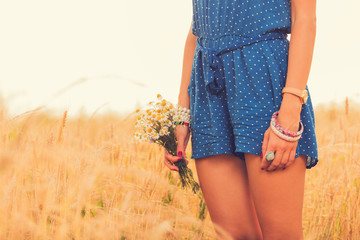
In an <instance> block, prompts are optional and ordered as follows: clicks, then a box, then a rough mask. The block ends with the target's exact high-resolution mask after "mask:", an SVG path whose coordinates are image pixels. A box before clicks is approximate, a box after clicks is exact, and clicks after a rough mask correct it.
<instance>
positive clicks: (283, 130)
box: [271, 111, 304, 137]
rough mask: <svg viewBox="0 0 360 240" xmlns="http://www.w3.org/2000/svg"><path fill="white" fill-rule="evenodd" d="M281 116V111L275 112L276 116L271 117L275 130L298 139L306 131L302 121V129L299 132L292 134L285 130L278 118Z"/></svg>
mask: <svg viewBox="0 0 360 240" xmlns="http://www.w3.org/2000/svg"><path fill="white" fill-rule="evenodd" d="M278 115H279V111H276V112H274V114H273V115H272V117H271V124H272V125H273V126H275V128H276V129H277V130H278V131H280V132H281V133H283V134H285V135H288V136H291V137H297V136H300V135H301V134H302V133H303V131H304V126H303V124H302V122H301V121H300V129H299V130H298V131H297V132H292V131H289V130H286V129H284V128H283V127H282V126H281V125H280V124H279V122H278V120H277V117H278Z"/></svg>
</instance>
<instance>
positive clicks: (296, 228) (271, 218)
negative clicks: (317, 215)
mask: <svg viewBox="0 0 360 240" xmlns="http://www.w3.org/2000/svg"><path fill="white" fill-rule="evenodd" d="M245 161H246V167H247V172H248V177H249V185H250V191H251V193H252V195H253V201H254V204H255V209H256V212H257V217H258V219H259V223H260V226H261V229H262V234H263V236H264V239H302V237H303V235H302V207H303V198H304V183H305V171H306V156H304V155H302V154H300V155H299V157H298V158H296V159H295V162H294V164H293V165H290V166H289V167H287V168H286V169H285V170H277V171H272V172H267V171H266V170H261V168H260V163H261V161H260V156H257V155H254V154H251V153H245Z"/></svg>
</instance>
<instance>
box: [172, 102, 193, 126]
mask: <svg viewBox="0 0 360 240" xmlns="http://www.w3.org/2000/svg"><path fill="white" fill-rule="evenodd" d="M174 121H180V122H188V123H190V109H188V108H186V107H183V106H180V105H178V104H177V105H176V108H175V112H174Z"/></svg>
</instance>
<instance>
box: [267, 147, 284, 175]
mask: <svg viewBox="0 0 360 240" xmlns="http://www.w3.org/2000/svg"><path fill="white" fill-rule="evenodd" d="M283 154H284V152H281V151H276V152H275V158H274V160H273V161H271V164H270V166H269V167H268V168H267V171H275V170H277V169H278V166H279V164H280V162H281V159H282V156H283Z"/></svg>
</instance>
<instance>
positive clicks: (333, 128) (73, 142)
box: [0, 100, 360, 240]
mask: <svg viewBox="0 0 360 240" xmlns="http://www.w3.org/2000/svg"><path fill="white" fill-rule="evenodd" d="M1 104H3V102H1V101H0V134H1V135H0V149H1V150H0V186H1V191H0V199H1V201H0V212H1V215H0V239H119V240H120V239H215V236H216V235H215V232H214V229H213V226H212V223H211V221H210V216H209V214H208V212H207V211H206V212H205V215H206V218H205V220H204V221H201V220H200V219H198V212H199V208H200V206H199V198H198V197H197V196H196V195H193V194H192V192H191V190H183V189H181V187H180V183H179V182H178V180H179V179H178V176H177V175H176V172H170V170H169V169H168V168H166V167H165V165H164V164H163V161H162V159H163V150H162V149H161V148H160V147H159V146H157V145H155V144H147V143H135V140H134V138H133V136H132V133H133V130H134V126H133V123H134V117H135V114H134V115H131V116H118V115H115V114H103V115H97V116H92V117H87V116H81V115H80V116H78V117H76V118H73V119H69V118H68V117H67V111H65V112H64V114H63V117H62V118H58V117H53V116H52V115H51V114H50V113H49V112H44V111H38V110H39V109H37V110H36V109H35V110H34V111H30V112H27V113H25V114H22V115H19V116H17V117H14V118H9V116H8V114H7V112H6V109H5V107H3V106H1ZM315 114H316V127H317V129H316V131H317V137H318V144H319V158H320V162H319V164H318V165H317V166H316V167H314V168H313V169H311V170H307V175H306V189H305V199H304V209H303V211H304V218H303V226H304V233H305V237H306V238H305V239H360V207H359V206H360V197H359V191H360V161H359V154H360V131H359V130H360V126H359V120H358V119H359V117H360V107H359V106H356V105H355V103H352V102H351V101H350V103H349V101H348V100H347V101H346V104H342V105H336V104H329V105H327V106H319V107H317V108H316V109H315ZM190 151H191V146H190V145H189V147H188V149H187V153H186V154H187V156H188V157H189V156H190ZM189 167H190V168H191V169H192V170H193V173H194V177H195V179H196V180H198V179H197V175H196V169H195V164H194V160H190V163H189Z"/></svg>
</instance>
